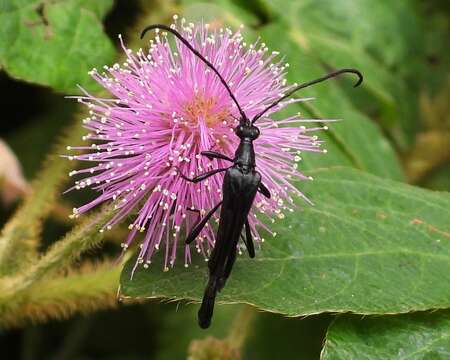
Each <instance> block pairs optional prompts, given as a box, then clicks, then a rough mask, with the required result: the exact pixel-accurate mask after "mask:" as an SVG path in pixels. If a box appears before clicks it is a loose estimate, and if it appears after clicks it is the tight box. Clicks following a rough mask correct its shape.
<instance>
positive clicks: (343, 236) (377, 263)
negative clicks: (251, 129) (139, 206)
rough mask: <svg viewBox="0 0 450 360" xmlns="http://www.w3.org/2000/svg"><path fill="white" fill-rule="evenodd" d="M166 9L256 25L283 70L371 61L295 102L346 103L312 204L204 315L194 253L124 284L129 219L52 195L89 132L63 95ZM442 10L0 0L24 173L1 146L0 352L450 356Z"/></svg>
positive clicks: (330, 136)
mask: <svg viewBox="0 0 450 360" xmlns="http://www.w3.org/2000/svg"><path fill="white" fill-rule="evenodd" d="M174 13H177V14H180V15H182V16H185V17H186V18H188V19H189V20H190V21H196V20H200V19H205V20H206V21H209V22H211V23H215V24H223V25H227V26H231V27H237V26H239V25H240V24H241V23H244V24H246V29H245V36H246V37H247V38H248V39H254V38H256V37H257V36H260V37H261V38H262V39H263V41H264V42H266V44H267V45H268V46H269V48H270V49H272V50H278V51H280V52H281V53H282V54H285V56H286V60H287V62H289V63H290V65H291V66H290V68H289V69H290V71H289V74H288V79H289V81H291V82H300V81H305V80H309V79H312V78H314V77H317V76H319V75H321V74H323V73H324V72H325V71H326V70H327V69H330V68H336V67H356V68H358V69H359V70H361V71H362V72H363V73H364V75H365V81H364V84H363V86H362V88H359V90H358V91H354V90H353V89H352V88H351V83H350V82H348V81H346V80H341V81H333V82H328V83H326V84H322V85H318V86H317V87H315V88H311V89H308V90H307V91H304V93H303V94H302V96H313V97H315V98H316V100H315V101H313V102H309V103H308V104H307V105H302V106H300V105H291V106H290V107H289V109H288V110H287V111H289V112H297V111H300V112H301V113H302V114H304V115H305V116H314V117H319V118H340V119H343V120H344V121H340V122H337V123H333V124H331V126H330V130H329V131H328V132H326V133H323V134H321V137H322V138H323V139H324V140H325V141H326V148H327V149H328V154H327V155H325V156H323V155H310V154H308V155H305V157H304V162H303V163H302V166H303V169H304V170H305V171H307V172H308V173H309V174H310V175H313V176H314V178H315V181H314V182H311V183H308V184H304V183H299V184H298V186H299V187H300V188H301V189H302V191H304V192H305V193H306V194H307V195H308V196H309V197H310V198H311V199H312V200H313V201H314V203H315V204H316V206H315V207H307V206H303V207H301V210H299V211H298V212H296V213H294V214H292V215H290V216H287V217H286V219H284V220H283V221H280V222H278V223H277V224H276V225H275V226H274V227H275V228H276V231H277V232H278V234H279V235H278V237H277V238H275V239H272V238H271V239H267V241H266V242H265V243H264V246H263V247H262V249H261V250H260V251H258V254H257V258H256V259H255V260H252V261H250V260H248V259H246V258H245V257H242V258H240V259H239V261H238V262H237V265H236V269H235V271H234V273H233V276H232V278H231V280H230V282H229V285H228V286H227V288H226V289H225V290H224V291H223V293H222V294H221V296H220V298H219V301H220V303H223V304H234V305H226V306H219V307H218V309H217V314H216V317H215V319H214V323H213V326H212V328H211V329H210V331H208V332H205V331H201V330H200V329H198V327H197V325H196V321H195V312H196V309H197V307H196V305H194V306H193V305H190V301H192V300H198V299H199V297H200V295H201V291H202V288H203V283H204V276H205V269H204V262H203V261H200V260H201V259H196V262H195V263H194V266H191V267H190V268H189V270H186V269H184V268H183V267H178V268H175V269H174V270H171V271H169V272H168V273H163V272H162V271H161V269H162V266H159V264H158V259H156V260H155V262H154V263H155V264H154V266H153V267H152V268H151V269H150V270H147V271H140V272H138V273H137V274H136V276H135V279H134V280H133V281H130V276H129V271H130V264H132V263H133V261H134V259H132V258H130V259H124V261H127V260H128V263H126V264H118V263H117V262H116V261H115V259H116V257H117V254H118V253H119V249H120V247H119V244H120V242H121V239H123V236H124V234H126V229H121V228H119V229H117V230H115V231H113V232H110V233H108V234H107V237H103V236H101V235H100V234H99V233H98V231H97V230H98V224H99V223H101V221H102V219H104V218H105V217H106V216H108V214H109V210H108V209H107V208H105V209H103V210H102V211H100V212H96V213H95V212H93V213H92V215H91V216H88V217H85V218H82V219H80V220H77V221H76V223H73V222H72V221H71V220H70V219H68V218H67V215H68V214H69V213H70V210H69V209H71V208H72V206H73V205H72V204H80V203H81V202H82V201H83V199H80V198H79V196H80V195H79V193H77V198H73V197H71V196H64V197H62V196H61V192H62V191H63V189H64V187H65V186H66V185H67V183H66V181H67V173H68V171H69V170H70V169H71V168H73V167H74V163H73V162H69V161H66V160H63V159H61V158H59V156H58V155H59V154H62V153H64V152H65V146H66V145H67V144H74V143H77V142H78V139H79V138H80V137H81V136H82V135H83V133H84V131H83V130H82V129H81V126H80V119H81V118H82V117H83V111H84V109H82V108H79V107H78V106H77V105H76V104H75V103H74V102H73V101H71V100H68V99H65V98H64V95H67V94H76V93H78V88H77V84H80V85H82V86H83V87H85V88H88V89H90V90H92V91H98V90H99V89H98V88H96V85H95V84H94V83H93V82H92V81H91V80H89V78H88V76H87V71H88V70H90V69H91V68H92V67H98V68H100V67H101V66H103V65H104V64H111V63H114V62H115V61H117V60H120V57H121V56H122V55H121V53H120V51H119V50H118V41H117V34H118V33H123V34H124V36H125V38H126V41H127V43H129V44H130V45H131V47H132V48H136V49H137V48H139V47H142V46H143V44H144V43H143V42H140V41H139V40H138V39H137V38H138V36H137V34H138V33H139V30H140V29H141V28H143V26H144V25H146V24H150V23H154V22H166V23H167V22H169V21H170V19H171V16H172V15H173V14H174ZM449 17H450V8H449V6H448V3H447V2H445V1H439V0H434V1H427V2H422V1H418V0H402V1H396V2H392V1H388V0H378V1H370V0H342V1H333V0H295V1H294V0H292V1H286V0H251V1H244V0H216V1H209V2H207V1H197V0H179V1H174V0H170V1H162V0H161V1H156V0H152V1H143V0H142V1H139V0H135V1H112V0H99V1H85V0H54V1H37V0H1V1H0V69H1V72H0V88H1V90H2V94H3V96H2V97H1V102H2V105H3V107H2V109H3V114H2V118H3V120H2V121H1V122H0V130H1V137H2V139H4V140H5V141H6V143H7V144H8V145H9V146H10V148H11V149H12V151H13V153H14V154H15V156H17V158H18V160H19V161H20V163H21V165H22V168H23V172H24V176H25V178H26V179H28V180H29V181H31V185H30V186H27V185H26V186H18V185H17V184H18V183H17V181H16V182H15V181H14V179H12V177H11V171H10V168H8V166H9V165H8V166H5V164H4V163H6V159H7V156H6V154H5V153H2V154H1V155H0V193H2V194H3V195H4V194H9V195H17V196H18V197H23V199H22V200H21V201H19V202H16V203H15V204H13V205H11V204H9V205H8V204H6V203H5V204H3V205H2V206H1V207H0V222H1V224H2V227H3V229H2V230H1V233H0V344H1V345H2V351H3V353H2V357H3V355H4V356H5V358H7V359H16V358H17V359H24V360H29V359H183V358H186V357H187V356H189V358H190V359H193V360H195V359H216V358H217V359H219V358H221V359H236V358H239V357H241V358H243V359H271V358H274V357H276V358H283V359H284V358H295V359H319V358H321V359H324V360H329V359H345V360H347V359H403V358H408V359H446V358H448V357H450V314H449V312H448V310H447V309H448V308H449V307H450V287H449V283H450V224H449V220H448V219H449V218H450V214H449V213H450V196H449V194H448V191H449V190H450V117H449V114H450V112H449V103H448V99H449V95H450V76H449V66H450V52H449V50H448V46H447V42H448V36H449V28H448V27H449V25H448V24H449V23H450V22H449ZM52 144H54V145H52ZM5 169H6V170H5ZM91 195H92V194H90V193H88V192H85V193H83V195H82V196H85V197H86V199H87V198H89V197H90V196H91ZM3 198H4V199H6V198H5V197H3ZM122 265H124V269H123V272H122V274H120V273H121V269H122ZM119 282H120V284H121V291H120V297H119V301H118V300H117V287H118V284H119ZM145 298H151V299H157V300H147V301H143V300H144V299H145ZM159 299H164V300H177V302H176V304H167V303H161V301H160V300H159ZM241 303H246V304H250V305H251V306H248V305H236V304H241ZM112 308H114V309H113V310H111V309H112ZM108 309H109V310H108ZM256 309H259V311H258V310H256ZM349 313H353V314H352V315H349Z"/></svg>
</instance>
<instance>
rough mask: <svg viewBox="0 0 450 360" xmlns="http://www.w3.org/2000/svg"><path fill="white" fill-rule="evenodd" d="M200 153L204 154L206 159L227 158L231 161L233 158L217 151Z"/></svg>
mask: <svg viewBox="0 0 450 360" xmlns="http://www.w3.org/2000/svg"><path fill="white" fill-rule="evenodd" d="M200 154H202V155H204V156H206V157H207V158H208V159H210V160H212V159H222V160H228V161H231V162H233V159H231V158H229V157H228V156H226V155H224V154H221V153H219V152H217V151H202V152H201V153H200Z"/></svg>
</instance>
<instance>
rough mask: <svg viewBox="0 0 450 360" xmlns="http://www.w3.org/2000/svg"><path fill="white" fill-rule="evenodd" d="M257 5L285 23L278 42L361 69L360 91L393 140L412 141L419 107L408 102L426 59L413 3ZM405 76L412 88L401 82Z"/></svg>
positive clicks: (353, 0)
mask: <svg viewBox="0 0 450 360" xmlns="http://www.w3.org/2000/svg"><path fill="white" fill-rule="evenodd" d="M260 1H261V4H262V7H263V8H264V11H265V12H266V13H268V14H270V16H271V17H272V18H274V19H275V20H278V22H280V21H281V22H282V23H284V27H285V31H284V32H283V33H279V34H278V36H279V37H281V36H282V34H287V33H289V34H290V35H291V36H292V35H293V36H294V37H295V38H296V39H297V40H298V41H299V43H300V45H301V47H302V48H303V50H305V51H307V52H308V53H310V54H313V55H315V56H316V57H317V59H318V60H320V61H321V62H323V63H325V64H327V65H328V66H330V67H331V68H336V67H356V68H358V69H359V70H361V71H362V72H363V73H364V75H365V77H366V79H365V82H364V84H363V87H365V88H366V89H367V90H368V92H369V93H370V94H372V96H373V97H374V98H375V100H377V101H376V102H377V103H378V108H379V109H378V112H381V113H382V117H381V119H380V120H381V121H382V123H383V125H384V126H385V127H386V128H387V129H388V130H389V132H390V133H391V136H393V137H394V138H395V139H396V140H397V143H398V144H399V145H400V146H402V147H405V146H406V145H407V143H408V142H409V143H411V142H412V141H413V139H414V133H415V131H416V129H417V108H416V102H415V101H411V98H414V96H415V94H414V90H417V88H418V87H419V86H420V85H422V83H421V80H423V78H422V77H421V76H418V74H422V73H424V71H423V70H424V66H423V60H422V59H423V57H424V56H425V50H424V49H425V46H424V45H425V41H424V36H423V29H422V27H421V26H420V22H419V19H418V16H417V11H416V9H415V8H416V6H415V5H414V4H413V2H408V1H405V2H395V3H393V2H392V1H389V0H381V1H370V0H346V1H340V2H339V1H333V0H319V1H316V0H299V1H292V2H285V1H282V0H281V1H280V0H260ZM427 25H428V24H427ZM392 34H395V36H392ZM283 39H284V35H283ZM393 75H394V76H393ZM407 77H409V79H410V80H411V81H410V84H406V83H405V82H404V81H403V80H405V79H406V78H407ZM411 84H413V86H412V87H411ZM366 102H368V99H367V100H366ZM368 103H369V104H370V102H368ZM372 103H373V100H372Z"/></svg>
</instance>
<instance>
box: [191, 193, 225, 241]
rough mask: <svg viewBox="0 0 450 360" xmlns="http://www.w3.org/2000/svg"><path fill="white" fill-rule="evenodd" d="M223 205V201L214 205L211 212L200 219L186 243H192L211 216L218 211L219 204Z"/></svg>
mask: <svg viewBox="0 0 450 360" xmlns="http://www.w3.org/2000/svg"><path fill="white" fill-rule="evenodd" d="M220 205H222V201H221V202H219V203H218V204H217V205H216V206H214V207H213V208H212V209H211V210H210V211H209V213H207V214H206V215H205V217H204V218H203V219H200V220H199V221H198V222H197V224H195V226H194V227H193V228H192V229H191V232H190V233H189V235H188V236H187V238H186V240H185V243H186V244H190V243H191V242H193V241H194V240H195V238H196V237H197V236H198V235H199V234H200V232H201V231H202V229H203V228H204V227H205V225H206V223H207V222H208V220H209V219H210V218H211V216H212V215H213V214H214V213H215V212H216V210H217V209H218V208H219V206H220Z"/></svg>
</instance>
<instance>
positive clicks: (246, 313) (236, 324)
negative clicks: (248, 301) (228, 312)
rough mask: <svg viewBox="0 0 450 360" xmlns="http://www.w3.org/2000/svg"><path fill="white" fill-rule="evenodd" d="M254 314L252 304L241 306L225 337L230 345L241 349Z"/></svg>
mask: <svg viewBox="0 0 450 360" xmlns="http://www.w3.org/2000/svg"><path fill="white" fill-rule="evenodd" d="M256 314H257V312H256V309H255V308H253V307H252V306H249V305H243V306H242V308H241V309H240V310H239V313H238V314H237V315H236V318H235V319H234V321H233V324H232V325H231V329H230V333H229V335H228V337H227V341H228V342H229V343H230V345H231V347H233V348H234V349H236V350H239V351H240V350H241V349H242V347H243V345H244V343H245V341H246V340H247V338H248V336H249V334H250V332H251V327H252V324H253V321H254V319H255V317H256Z"/></svg>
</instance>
